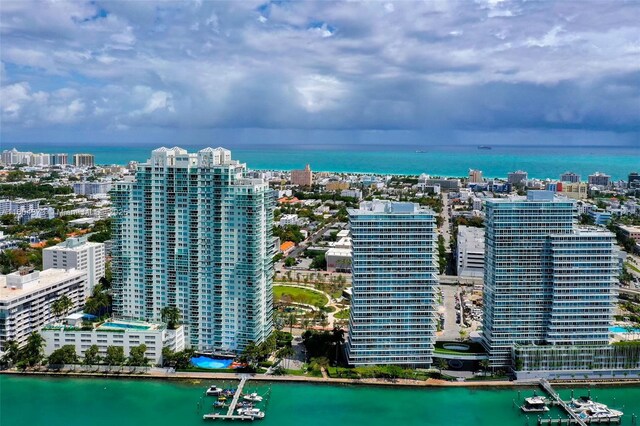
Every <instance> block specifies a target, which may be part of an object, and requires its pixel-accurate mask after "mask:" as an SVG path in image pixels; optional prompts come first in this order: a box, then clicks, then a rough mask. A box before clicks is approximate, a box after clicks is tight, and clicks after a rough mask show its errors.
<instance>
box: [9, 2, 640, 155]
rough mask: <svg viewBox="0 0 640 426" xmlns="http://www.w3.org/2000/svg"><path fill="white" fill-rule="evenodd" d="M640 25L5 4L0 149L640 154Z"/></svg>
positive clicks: (466, 10) (514, 5)
mask: <svg viewBox="0 0 640 426" xmlns="http://www.w3.org/2000/svg"><path fill="white" fill-rule="evenodd" d="M639 22H640V2H638V1H605V0H594V1H588V0H566V1H558V2H541V1H510V0H504V1H501V0H476V1H473V0H469V1H448V0H429V1H425V2H414V1H399V2H385V1H369V2H359V1H347V2H331V1H319V2H294V1H274V2H266V3H265V2H264V1H257V2H254V1H242V2H224V1H191V2H165V1H163V2H153V1H136V2H134V1H105V2H103V1H92V2H82V1H72V2H65V1H55V2H54V1H43V2H32V1H22V0H21V1H11V0H4V1H2V3H0V37H1V43H2V47H1V49H0V61H1V64H0V81H1V88H0V91H1V92H0V112H1V120H2V122H1V124H2V126H1V129H0V137H1V139H0V143H1V144H2V145H3V147H5V146H8V145H10V144H12V143H17V142H21V141H29V142H46V141H48V140H50V141H56V142H60V141H66V142H69V143H78V144H87V143H89V144H90V143H92V142H96V143H97V142H114V141H116V142H117V141H123V142H127V143H135V142H136V141H144V142H149V141H158V143H159V144H170V143H172V142H174V141H177V142H180V140H181V139H182V140H184V139H185V138H187V139H188V138H193V139H195V140H194V142H198V141H202V142H206V140H207V139H209V138H219V137H221V136H222V137H224V138H227V139H228V140H227V141H222V142H228V143H233V142H234V141H246V139H247V135H250V137H251V138H255V139H256V140H254V141H251V142H252V143H258V142H259V140H260V139H261V138H264V139H265V140H267V141H268V142H269V143H274V141H276V142H279V141H281V142H284V143H304V142H305V140H307V139H309V140H313V143H370V142H374V141H375V142H378V141H380V140H383V141H387V140H388V141H389V143H392V142H393V140H395V139H402V141H403V142H404V143H406V142H407V141H410V142H411V143H440V144H443V143H475V142H476V141H479V140H482V143H487V142H495V143H509V144H517V143H527V144H528V145H531V144H536V143H539V144H544V143H554V144H561V143H566V142H567V141H569V142H570V143H576V144H580V143H587V144H602V145H607V144H611V145H628V146H629V145H630V146H638V147H640V24H639ZM215 142H216V143H217V142H220V141H215Z"/></svg>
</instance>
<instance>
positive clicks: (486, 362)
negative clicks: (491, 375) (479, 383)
mask: <svg viewBox="0 0 640 426" xmlns="http://www.w3.org/2000/svg"><path fill="white" fill-rule="evenodd" d="M490 365H491V363H490V362H489V360H488V359H482V360H480V368H482V371H484V374H485V375H486V374H487V371H489V366H490Z"/></svg>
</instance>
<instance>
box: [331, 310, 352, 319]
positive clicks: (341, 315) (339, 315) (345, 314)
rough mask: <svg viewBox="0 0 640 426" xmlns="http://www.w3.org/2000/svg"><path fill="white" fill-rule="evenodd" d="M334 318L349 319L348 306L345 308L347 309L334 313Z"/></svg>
mask: <svg viewBox="0 0 640 426" xmlns="http://www.w3.org/2000/svg"><path fill="white" fill-rule="evenodd" d="M334 318H336V319H343V320H346V319H349V308H347V309H343V310H341V311H339V312H337V313H336V314H335V315H334Z"/></svg>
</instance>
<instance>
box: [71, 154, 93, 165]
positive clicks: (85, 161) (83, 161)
mask: <svg viewBox="0 0 640 426" xmlns="http://www.w3.org/2000/svg"><path fill="white" fill-rule="evenodd" d="M73 165H74V166H75V167H82V168H85V167H93V166H95V165H96V164H95V157H94V156H93V154H73Z"/></svg>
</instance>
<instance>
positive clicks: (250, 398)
mask: <svg viewBox="0 0 640 426" xmlns="http://www.w3.org/2000/svg"><path fill="white" fill-rule="evenodd" d="M243 398H244V400H245V401H251V402H261V401H262V397H261V396H260V395H258V394H257V393H255V392H253V393H250V394H247V395H245V396H244V397H243Z"/></svg>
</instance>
